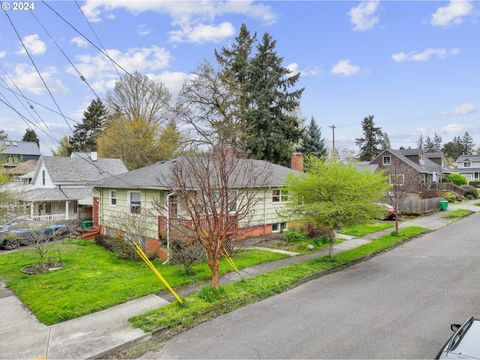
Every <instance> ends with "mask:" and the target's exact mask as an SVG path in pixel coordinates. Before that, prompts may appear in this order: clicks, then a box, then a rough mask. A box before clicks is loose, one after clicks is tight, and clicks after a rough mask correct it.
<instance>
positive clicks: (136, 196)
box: [129, 191, 142, 214]
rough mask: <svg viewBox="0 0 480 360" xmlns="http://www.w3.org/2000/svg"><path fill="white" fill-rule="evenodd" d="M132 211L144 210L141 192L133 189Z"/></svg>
mask: <svg viewBox="0 0 480 360" xmlns="http://www.w3.org/2000/svg"><path fill="white" fill-rule="evenodd" d="M129 203H130V213H131V214H140V212H141V210H142V200H141V193H140V192H139V191H132V192H131V193H130V196H129Z"/></svg>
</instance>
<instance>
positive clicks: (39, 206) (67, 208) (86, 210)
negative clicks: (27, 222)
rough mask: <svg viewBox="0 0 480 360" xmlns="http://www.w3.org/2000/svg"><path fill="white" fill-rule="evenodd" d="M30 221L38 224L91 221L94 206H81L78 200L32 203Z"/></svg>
mask: <svg viewBox="0 0 480 360" xmlns="http://www.w3.org/2000/svg"><path fill="white" fill-rule="evenodd" d="M30 219H31V220H33V221H38V222H50V221H68V220H78V221H81V220H91V219H92V206H90V205H83V204H79V202H78V201H77V200H68V201H41V202H38V201H32V202H31V204H30Z"/></svg>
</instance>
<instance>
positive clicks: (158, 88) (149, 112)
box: [106, 72, 172, 125]
mask: <svg viewBox="0 0 480 360" xmlns="http://www.w3.org/2000/svg"><path fill="white" fill-rule="evenodd" d="M170 100H171V95H170V92H169V91H168V89H167V88H166V87H165V85H163V84H162V83H161V82H159V81H155V80H153V79H150V78H149V77H148V76H147V75H144V74H141V73H139V72H134V73H133V74H132V75H131V76H130V75H124V76H122V78H121V79H120V80H118V81H117V83H116V84H115V88H114V90H113V91H111V92H110V93H109V95H108V97H107V101H106V104H107V106H108V108H109V110H110V112H111V113H112V114H114V115H122V116H124V117H125V118H127V119H129V120H135V119H144V120H145V121H147V122H148V123H149V124H150V125H159V124H164V123H166V122H167V121H168V120H169V119H171V116H172V113H171V111H172V107H171V106H170V104H169V102H170Z"/></svg>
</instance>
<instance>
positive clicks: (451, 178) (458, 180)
mask: <svg viewBox="0 0 480 360" xmlns="http://www.w3.org/2000/svg"><path fill="white" fill-rule="evenodd" d="M443 181H444V182H448V183H452V184H455V185H458V186H460V185H467V183H468V181H467V178H466V177H465V176H463V175H461V174H458V173H452V174H448V175H447V176H445V177H444V178H443Z"/></svg>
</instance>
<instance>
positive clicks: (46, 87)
mask: <svg viewBox="0 0 480 360" xmlns="http://www.w3.org/2000/svg"><path fill="white" fill-rule="evenodd" d="M0 5H3V2H2V1H0ZM4 13H5V16H6V17H7V18H8V21H9V22H10V25H11V26H12V28H13V30H14V31H15V34H17V37H18V40H20V43H21V44H22V47H23V49H24V50H25V52H26V54H27V55H28V58H29V59H30V61H31V62H32V65H33V67H34V68H35V71H36V72H37V74H38V76H39V77H40V79H41V80H42V83H43V85H44V86H45V89H47V91H48V94H49V95H50V98H51V99H52V101H53V102H54V103H55V106H56V107H57V109H58V111H59V112H60V114H61V115H62V117H63V119H64V120H65V123H66V124H67V126H68V127H69V129H70V131H71V132H72V133H73V129H72V127H71V126H70V123H69V122H68V121H67V118H66V117H65V114H64V113H63V112H62V110H61V109H60V106H59V105H58V103H57V100H55V97H54V96H53V94H52V92H51V91H50V88H49V87H48V85H47V83H46V82H45V79H44V78H43V76H42V73H41V72H40V70H39V69H38V67H37V64H35V61H34V60H33V58H32V56H31V55H30V52H29V51H28V49H27V47H26V46H25V43H24V42H23V39H22V37H21V36H20V34H19V33H18V30H17V28H16V27H15V24H14V23H13V21H12V19H11V18H10V15H8V12H7V11H6V10H4Z"/></svg>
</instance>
